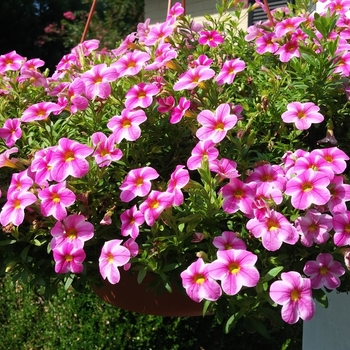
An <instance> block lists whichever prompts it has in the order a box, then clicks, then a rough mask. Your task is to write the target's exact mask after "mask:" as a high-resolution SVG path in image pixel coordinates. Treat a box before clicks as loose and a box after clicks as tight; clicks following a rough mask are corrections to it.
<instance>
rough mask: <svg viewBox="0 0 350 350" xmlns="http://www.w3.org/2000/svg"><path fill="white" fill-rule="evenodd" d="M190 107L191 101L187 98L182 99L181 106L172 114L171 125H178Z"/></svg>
mask: <svg viewBox="0 0 350 350" xmlns="http://www.w3.org/2000/svg"><path fill="white" fill-rule="evenodd" d="M190 106H191V101H190V100H187V99H186V97H180V100H179V104H178V105H177V106H176V107H175V108H174V109H173V111H172V112H171V116H170V123H171V124H176V123H178V122H179V121H180V120H181V119H182V117H183V116H184V115H185V113H186V111H187V110H188V109H189V108H190Z"/></svg>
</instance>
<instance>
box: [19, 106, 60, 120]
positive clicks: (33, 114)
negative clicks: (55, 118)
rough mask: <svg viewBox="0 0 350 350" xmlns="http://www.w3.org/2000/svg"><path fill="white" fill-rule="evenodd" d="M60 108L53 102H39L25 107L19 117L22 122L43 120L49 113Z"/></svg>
mask: <svg viewBox="0 0 350 350" xmlns="http://www.w3.org/2000/svg"><path fill="white" fill-rule="evenodd" d="M58 110H60V106H59V105H57V104H56V103H53V102H39V103H37V104H35V105H32V106H30V107H29V108H27V109H26V110H25V111H24V112H23V114H22V117H21V120H22V122H33V121H35V120H44V119H46V118H47V117H48V116H49V115H50V113H52V112H56V111H58Z"/></svg>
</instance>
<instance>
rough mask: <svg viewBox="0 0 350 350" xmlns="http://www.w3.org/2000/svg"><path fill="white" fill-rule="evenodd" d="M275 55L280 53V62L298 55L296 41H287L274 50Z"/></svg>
mask: <svg viewBox="0 0 350 350" xmlns="http://www.w3.org/2000/svg"><path fill="white" fill-rule="evenodd" d="M275 55H280V61H281V62H289V61H290V60H291V59H292V58H293V57H300V52H299V45H298V41H297V40H289V41H287V43H286V44H284V45H283V46H281V47H280V48H279V49H278V50H277V51H276V52H275Z"/></svg>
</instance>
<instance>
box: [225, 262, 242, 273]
mask: <svg viewBox="0 0 350 350" xmlns="http://www.w3.org/2000/svg"><path fill="white" fill-rule="evenodd" d="M228 269H229V270H230V272H231V273H232V274H234V275H235V274H237V273H238V272H239V270H240V269H241V267H240V266H239V264H237V263H236V262H234V263H232V264H230V265H229V267H228Z"/></svg>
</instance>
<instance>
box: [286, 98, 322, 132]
mask: <svg viewBox="0 0 350 350" xmlns="http://www.w3.org/2000/svg"><path fill="white" fill-rule="evenodd" d="M319 110H320V108H319V107H317V106H316V105H315V104H314V103H312V102H306V103H300V102H292V103H288V105H287V112H284V113H283V114H282V120H283V121H284V122H285V123H294V124H295V127H296V128H297V129H299V130H306V129H309V128H310V126H311V124H318V123H321V122H322V121H323V120H324V117H323V115H322V114H321V113H318V111H319Z"/></svg>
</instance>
